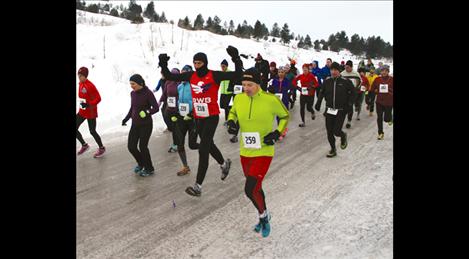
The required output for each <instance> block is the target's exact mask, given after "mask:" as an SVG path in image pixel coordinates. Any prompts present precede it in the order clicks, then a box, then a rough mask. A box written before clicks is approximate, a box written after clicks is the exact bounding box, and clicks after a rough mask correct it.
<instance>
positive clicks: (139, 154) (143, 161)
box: [127, 123, 154, 171]
mask: <svg viewBox="0 0 469 259" xmlns="http://www.w3.org/2000/svg"><path fill="white" fill-rule="evenodd" d="M152 130H153V123H150V124H144V125H134V124H132V127H131V128H130V131H129V138H128V143H127V148H128V149H129V152H130V153H131V154H132V156H133V157H134V158H135V160H136V161H137V163H138V165H139V166H140V167H143V168H145V169H147V170H149V171H153V170H154V168H153V163H152V162H151V157H150V150H148V142H149V141H150V136H151V132H152ZM137 145H138V148H137Z"/></svg>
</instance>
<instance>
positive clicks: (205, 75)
mask: <svg viewBox="0 0 469 259" xmlns="http://www.w3.org/2000/svg"><path fill="white" fill-rule="evenodd" d="M226 50H227V52H228V54H229V55H230V56H231V58H232V61H233V63H235V72H222V71H212V70H209V69H208V67H207V65H208V60H207V55H205V54H204V53H201V52H199V53H197V54H195V55H194V58H193V60H194V67H195V69H196V71H195V72H186V73H183V74H179V75H175V74H171V73H170V72H169V70H168V60H169V57H168V56H167V55H166V54H160V55H159V56H158V58H159V65H160V67H161V71H162V72H163V75H164V76H165V78H166V79H168V80H175V81H189V82H190V84H191V92H192V101H193V103H192V105H193V109H194V117H195V119H196V120H197V122H196V124H197V132H198V134H199V136H200V146H199V167H198V170H197V179H196V183H195V184H194V186H193V187H192V186H190V187H187V189H186V193H187V194H189V195H192V196H200V195H201V194H202V183H203V181H204V179H205V174H206V173H207V168H208V162H209V155H212V157H213V158H215V160H217V162H218V164H220V168H221V170H222V175H221V179H222V180H225V178H226V177H227V176H228V173H229V170H230V165H231V160H230V159H226V160H225V159H224V158H223V155H222V154H221V152H220V150H219V149H218V148H217V146H216V145H215V143H214V142H213V136H214V135H215V131H216V129H217V126H218V121H219V114H220V109H219V106H218V89H219V88H220V86H219V85H220V82H221V81H223V80H233V79H235V78H237V77H241V73H242V68H243V62H242V60H241V59H240V57H239V54H238V50H237V49H236V48H234V47H232V46H228V48H227V49H226Z"/></svg>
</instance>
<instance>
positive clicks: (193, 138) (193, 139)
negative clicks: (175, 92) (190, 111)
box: [174, 115, 199, 150]
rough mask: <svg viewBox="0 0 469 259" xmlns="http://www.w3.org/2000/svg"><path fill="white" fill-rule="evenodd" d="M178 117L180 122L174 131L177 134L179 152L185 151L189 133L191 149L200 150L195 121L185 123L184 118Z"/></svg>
mask: <svg viewBox="0 0 469 259" xmlns="http://www.w3.org/2000/svg"><path fill="white" fill-rule="evenodd" d="M177 117H178V120H177V123H176V127H175V128H174V129H175V132H176V133H177V141H178V142H177V145H178V150H184V142H185V138H186V134H187V133H189V137H188V140H189V148H190V149H193V150H194V149H198V148H199V144H198V143H197V130H196V128H195V123H194V120H188V121H185V120H184V118H183V117H182V116H180V115H178V116H177Z"/></svg>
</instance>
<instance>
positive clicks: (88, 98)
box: [76, 67, 106, 158]
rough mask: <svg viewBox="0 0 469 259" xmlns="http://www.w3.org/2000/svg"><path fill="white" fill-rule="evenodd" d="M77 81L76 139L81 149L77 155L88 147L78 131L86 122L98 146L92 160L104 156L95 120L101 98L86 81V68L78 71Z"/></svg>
mask: <svg viewBox="0 0 469 259" xmlns="http://www.w3.org/2000/svg"><path fill="white" fill-rule="evenodd" d="M78 79H79V80H80V83H79V88H78V99H79V100H80V109H79V111H78V114H77V116H76V118H77V124H76V127H77V139H78V141H80V143H81V149H80V151H78V155H81V154H83V153H85V152H86V151H87V150H88V149H89V148H90V146H89V145H88V143H86V142H85V140H84V139H83V136H82V135H81V133H80V131H78V129H79V128H80V126H81V124H82V123H83V122H84V121H85V120H87V121H88V128H89V130H90V133H91V136H93V138H94V140H95V141H96V143H97V144H98V146H99V148H98V151H96V153H95V154H94V156H93V157H94V158H98V157H101V156H103V155H104V152H105V151H106V148H105V147H104V146H103V143H102V142H101V137H100V136H99V134H98V133H97V132H96V118H97V117H98V103H99V102H101V96H100V95H99V92H98V89H96V86H94V84H93V83H91V81H90V80H88V68H86V67H81V68H80V69H79V70H78Z"/></svg>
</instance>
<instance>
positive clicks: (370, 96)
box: [365, 92, 376, 112]
mask: <svg viewBox="0 0 469 259" xmlns="http://www.w3.org/2000/svg"><path fill="white" fill-rule="evenodd" d="M375 97H376V95H375V93H372V92H368V95H366V97H365V103H366V104H367V105H368V106H369V107H370V112H373V111H374V110H375V109H374V108H375Z"/></svg>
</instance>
